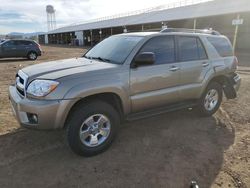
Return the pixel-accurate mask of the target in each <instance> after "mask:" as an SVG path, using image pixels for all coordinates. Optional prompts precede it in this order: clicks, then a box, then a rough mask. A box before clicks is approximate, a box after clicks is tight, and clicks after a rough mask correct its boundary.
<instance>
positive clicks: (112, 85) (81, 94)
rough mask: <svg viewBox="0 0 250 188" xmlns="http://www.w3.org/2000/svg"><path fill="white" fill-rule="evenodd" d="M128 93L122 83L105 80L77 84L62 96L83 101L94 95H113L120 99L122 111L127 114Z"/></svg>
mask: <svg viewBox="0 0 250 188" xmlns="http://www.w3.org/2000/svg"><path fill="white" fill-rule="evenodd" d="M128 91H129V89H128V88H127V87H126V86H124V84H123V83H122V82H120V81H115V80H106V79H105V80H98V81H89V82H85V83H80V84H77V85H75V86H73V87H72V88H71V89H70V90H69V91H68V92H67V93H66V94H65V95H64V99H65V100H68V99H83V98H86V97H89V96H92V95H96V94H103V93H114V94H116V95H117V96H119V97H120V99H121V102H122V107H123V111H124V113H125V114H127V113H129V111H130V101H129V93H128Z"/></svg>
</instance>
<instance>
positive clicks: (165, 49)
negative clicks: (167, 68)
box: [140, 36, 175, 64]
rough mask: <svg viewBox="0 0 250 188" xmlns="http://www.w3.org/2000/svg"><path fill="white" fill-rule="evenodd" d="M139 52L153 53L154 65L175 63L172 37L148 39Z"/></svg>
mask: <svg viewBox="0 0 250 188" xmlns="http://www.w3.org/2000/svg"><path fill="white" fill-rule="evenodd" d="M140 52H154V53H155V64H166V63H173V62H175V47H174V37H173V36H161V37H155V38H153V39H150V40H149V41H148V42H147V43H146V44H145V45H144V46H143V48H142V49H141V51H140Z"/></svg>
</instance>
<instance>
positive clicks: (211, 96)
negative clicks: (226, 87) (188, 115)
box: [198, 82, 223, 116]
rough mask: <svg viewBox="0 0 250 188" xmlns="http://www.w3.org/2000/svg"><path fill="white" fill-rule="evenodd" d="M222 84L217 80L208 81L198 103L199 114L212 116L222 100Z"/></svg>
mask: <svg viewBox="0 0 250 188" xmlns="http://www.w3.org/2000/svg"><path fill="white" fill-rule="evenodd" d="M222 94H223V93H222V86H221V85H220V84H219V83H217V82H212V83H210V84H209V85H208V86H207V88H206V90H205V92H204V93H203V95H202V97H201V98H200V100H199V103H198V111H199V113H200V115H201V116H212V115H213V114H214V113H215V112H216V111H217V110H218V109H219V107H220V105H221V102H222Z"/></svg>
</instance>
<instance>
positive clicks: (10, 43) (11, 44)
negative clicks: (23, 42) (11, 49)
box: [3, 40, 15, 46]
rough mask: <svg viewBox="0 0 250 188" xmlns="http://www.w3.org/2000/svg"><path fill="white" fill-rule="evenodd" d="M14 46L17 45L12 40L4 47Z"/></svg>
mask: <svg viewBox="0 0 250 188" xmlns="http://www.w3.org/2000/svg"><path fill="white" fill-rule="evenodd" d="M13 45H15V42H14V41H12V40H11V41H7V42H4V43H3V46H13Z"/></svg>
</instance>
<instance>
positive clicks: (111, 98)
mask: <svg viewBox="0 0 250 188" xmlns="http://www.w3.org/2000/svg"><path fill="white" fill-rule="evenodd" d="M94 100H101V101H104V102H107V103H108V104H109V105H111V106H113V107H114V108H115V110H117V111H118V113H119V115H120V120H121V121H123V119H124V114H125V113H124V106H123V102H122V99H121V97H120V96H119V95H118V94H116V93H114V92H104V93H96V94H92V95H88V96H85V97H83V98H79V100H77V101H75V103H74V104H73V105H72V106H71V108H70V110H69V111H68V113H67V116H66V120H65V123H64V128H65V127H66V125H67V121H68V120H69V117H70V116H71V114H72V113H74V111H75V110H76V109H77V108H78V107H79V106H81V105H84V104H87V103H89V102H91V101H94Z"/></svg>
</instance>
